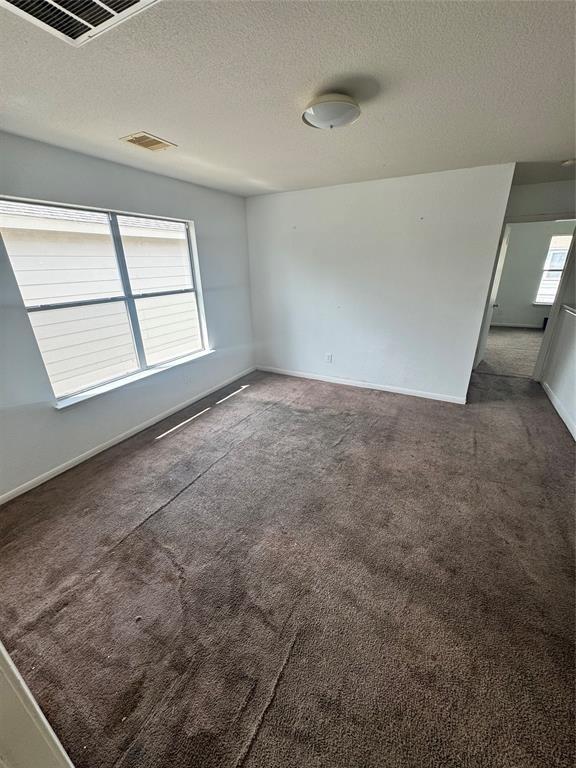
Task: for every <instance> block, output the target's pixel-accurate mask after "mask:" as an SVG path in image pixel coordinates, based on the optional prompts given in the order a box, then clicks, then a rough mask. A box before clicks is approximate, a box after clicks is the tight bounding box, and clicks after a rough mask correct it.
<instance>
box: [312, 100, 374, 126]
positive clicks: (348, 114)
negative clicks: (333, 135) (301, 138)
mask: <svg viewBox="0 0 576 768" xmlns="http://www.w3.org/2000/svg"><path fill="white" fill-rule="evenodd" d="M359 117H360V107H359V106H358V104H356V102H355V101H354V99H351V98H350V96H344V94H342V93H327V94H325V95H324V96H319V97H318V98H317V99H314V101H313V102H311V103H310V104H309V105H308V106H307V107H306V109H305V110H304V113H303V114H302V120H304V122H305V123H306V125H309V126H311V127H312V128H341V127H342V126H344V125H350V123H353V122H355V121H356V120H358V118H359Z"/></svg>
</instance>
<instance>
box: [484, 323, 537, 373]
mask: <svg viewBox="0 0 576 768" xmlns="http://www.w3.org/2000/svg"><path fill="white" fill-rule="evenodd" d="M543 338H544V331H542V330H540V329H539V328H498V327H492V328H490V331H489V333H488V340H487V342H486V350H485V352H484V360H482V362H481V363H480V365H479V366H478V368H477V371H478V373H492V374H496V375H498V376H524V377H525V378H528V379H530V378H531V377H532V373H533V372H534V366H535V365H536V359H537V357H538V352H539V351H540V346H541V345H542V339H543Z"/></svg>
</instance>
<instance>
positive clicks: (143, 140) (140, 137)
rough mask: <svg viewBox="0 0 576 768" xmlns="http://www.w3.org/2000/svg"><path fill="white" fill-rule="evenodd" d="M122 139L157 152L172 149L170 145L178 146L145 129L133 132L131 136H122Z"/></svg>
mask: <svg viewBox="0 0 576 768" xmlns="http://www.w3.org/2000/svg"><path fill="white" fill-rule="evenodd" d="M120 141H127V142H128V144H135V145H136V146H137V147H142V149H149V150H150V151H151V152H157V151H158V150H159V149H170V147H177V146H178V145H177V144H173V143H172V142H171V141H166V140H165V139H159V138H158V136H152V134H151V133H146V132H145V131H139V132H138V133H131V134H130V136H122V138H121V139H120Z"/></svg>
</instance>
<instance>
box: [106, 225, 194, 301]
mask: <svg viewBox="0 0 576 768" xmlns="http://www.w3.org/2000/svg"><path fill="white" fill-rule="evenodd" d="M118 226H119V228H120V234H121V236H122V245H123V247H124V255H125V257H126V266H127V267H128V275H129V276H130V285H131V286H132V293H134V294H137V293H155V292H157V291H178V290H182V289H185V288H192V287H193V283H192V268H191V264H190V253H189V250H188V238H187V236H186V226H185V225H184V224H181V223H179V222H174V221H159V220H158V219H142V218H137V217H135V216H118Z"/></svg>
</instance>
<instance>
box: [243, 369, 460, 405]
mask: <svg viewBox="0 0 576 768" xmlns="http://www.w3.org/2000/svg"><path fill="white" fill-rule="evenodd" d="M256 368H257V369H258V370H259V371H268V372H269V373H281V374H283V375H284V376H297V377H299V378H301V379H314V380H316V381H327V382H328V383H329V384H345V385H346V386H349V387H362V388H364V389H376V390H379V391H381V392H394V393H396V394H397V395H410V396H411V397H423V398H425V399H426V400H442V401H443V402H445V403H457V404H458V405H466V398H465V397H456V396H455V395H443V394H439V393H438V392H422V391H421V390H419V389H405V388H404V387H389V386H385V385H383V384H373V383H371V382H369V381H356V380H355V379H342V378H338V377H337V376H323V375H321V374H318V373H304V372H303V371H289V370H287V369H285V368H272V367H270V366H267V365H257V366H256Z"/></svg>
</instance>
